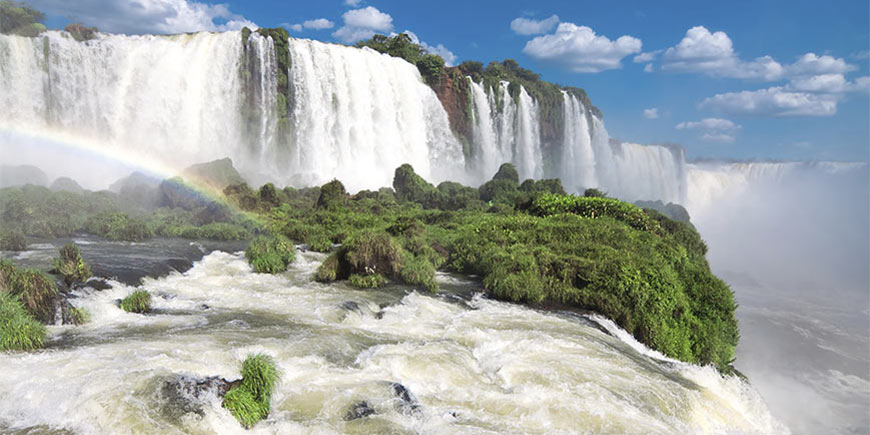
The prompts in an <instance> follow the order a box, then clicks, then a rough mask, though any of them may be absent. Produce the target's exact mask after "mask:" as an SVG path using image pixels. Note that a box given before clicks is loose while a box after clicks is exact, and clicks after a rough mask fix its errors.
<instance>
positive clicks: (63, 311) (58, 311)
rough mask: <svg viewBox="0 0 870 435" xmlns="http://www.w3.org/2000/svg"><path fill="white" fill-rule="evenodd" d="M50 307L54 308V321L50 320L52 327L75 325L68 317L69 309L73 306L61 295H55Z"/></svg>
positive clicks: (70, 317)
mask: <svg viewBox="0 0 870 435" xmlns="http://www.w3.org/2000/svg"><path fill="white" fill-rule="evenodd" d="M52 305H53V308H54V319H53V320H52V324H53V325H72V324H74V323H75V322H73V320H72V316H71V315H70V309H72V307H73V306H72V304H70V303H69V301H68V300H67V299H66V298H65V297H64V295H63V294H59V295H57V296H56V297H55V298H54V301H52Z"/></svg>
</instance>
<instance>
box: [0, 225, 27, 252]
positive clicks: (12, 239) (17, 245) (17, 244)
mask: <svg viewBox="0 0 870 435" xmlns="http://www.w3.org/2000/svg"><path fill="white" fill-rule="evenodd" d="M25 249H27V239H25V238H24V233H22V232H21V231H20V230H13V231H6V230H3V229H0V251H23V250H25Z"/></svg>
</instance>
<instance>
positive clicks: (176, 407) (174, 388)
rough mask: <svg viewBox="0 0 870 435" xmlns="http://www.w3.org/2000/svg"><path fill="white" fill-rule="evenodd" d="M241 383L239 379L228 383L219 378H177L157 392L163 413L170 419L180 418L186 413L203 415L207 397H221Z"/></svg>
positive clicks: (164, 384)
mask: <svg viewBox="0 0 870 435" xmlns="http://www.w3.org/2000/svg"><path fill="white" fill-rule="evenodd" d="M241 383H242V380H241V379H238V380H235V381H228V380H226V379H224V378H221V377H219V376H209V377H206V378H196V377H192V376H179V377H177V378H175V379H171V380H168V381H165V382H163V385H161V387H160V391H159V396H160V399H161V402H162V403H163V413H164V414H166V415H168V416H169V417H171V418H180V417H181V416H183V415H184V414H188V413H194V414H198V415H200V416H201V415H204V412H203V403H204V402H205V400H206V398H207V397H208V396H210V395H214V396H217V397H223V396H224V395H225V394H227V391H229V390H230V389H232V388H234V387H237V386H239V385H241Z"/></svg>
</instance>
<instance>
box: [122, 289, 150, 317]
mask: <svg viewBox="0 0 870 435" xmlns="http://www.w3.org/2000/svg"><path fill="white" fill-rule="evenodd" d="M121 309H122V310H124V311H126V312H128V313H139V314H142V313H147V312H148V311H151V294H150V293H148V292H147V291H145V290H135V291H133V293H130V295H129V296H127V297H126V298H124V299H121Z"/></svg>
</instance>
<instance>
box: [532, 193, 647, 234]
mask: <svg viewBox="0 0 870 435" xmlns="http://www.w3.org/2000/svg"><path fill="white" fill-rule="evenodd" d="M531 212H532V213H534V214H537V215H538V216H550V215H554V214H559V213H572V214H576V215H580V216H583V217H587V218H591V219H594V218H598V217H602V216H609V217H612V218H614V219H616V220H619V221H622V222H625V223H627V224H628V225H630V226H631V227H633V228H636V229H639V230H644V231H651V232H660V231H661V227H660V226H659V224H658V222H656V221H655V220H654V219H651V218H650V217H649V216H648V215H647V214H646V213H644V211H643V210H642V209H641V208H639V207H637V206H636V205H634V204H629V203H627V202H622V201H620V200H618V199H613V198H601V197H590V196H573V195H556V194H543V195H541V196H539V197H537V198H535V200H534V201H533V203H532V207H531Z"/></svg>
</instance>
